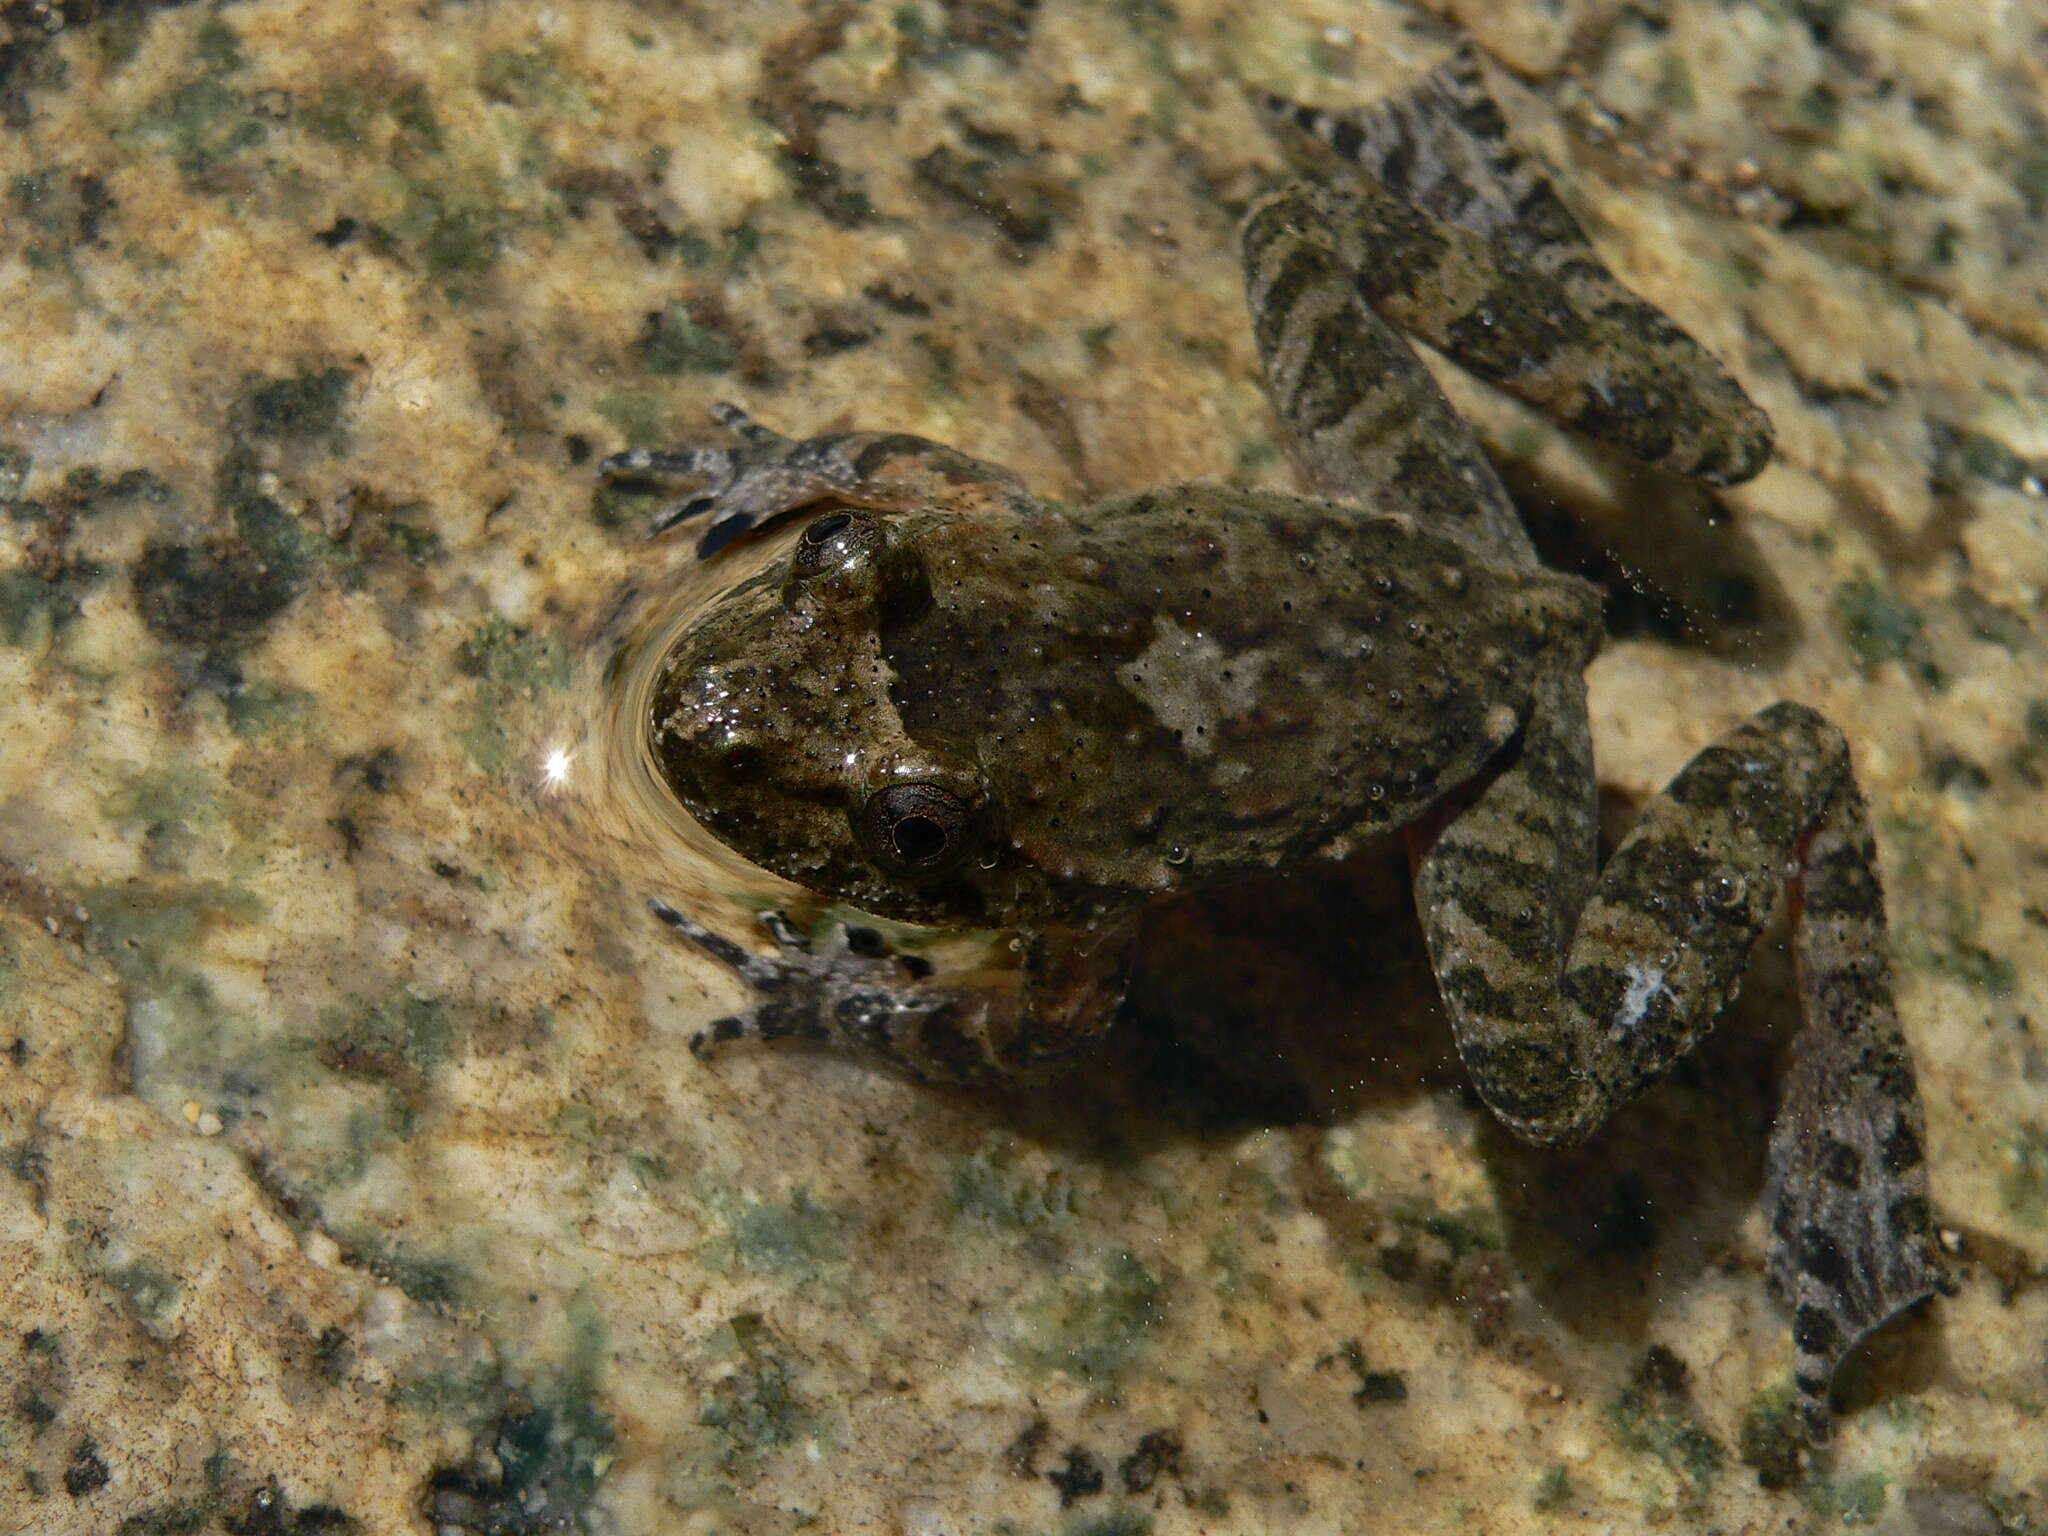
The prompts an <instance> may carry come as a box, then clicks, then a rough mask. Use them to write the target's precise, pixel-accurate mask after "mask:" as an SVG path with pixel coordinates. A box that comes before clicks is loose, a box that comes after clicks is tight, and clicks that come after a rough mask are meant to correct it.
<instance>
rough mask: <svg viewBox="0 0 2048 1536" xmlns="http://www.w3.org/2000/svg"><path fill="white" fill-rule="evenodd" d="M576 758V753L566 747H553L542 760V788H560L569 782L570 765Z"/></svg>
mask: <svg viewBox="0 0 2048 1536" xmlns="http://www.w3.org/2000/svg"><path fill="white" fill-rule="evenodd" d="M575 760H576V754H575V753H573V752H571V751H569V750H568V749H567V748H565V747H551V748H549V749H548V755H547V756H546V757H544V758H542V759H541V761H540V782H541V788H543V789H548V790H560V789H561V787H562V786H563V785H564V784H567V783H568V782H569V765H570V764H571V763H572V762H574V761H575Z"/></svg>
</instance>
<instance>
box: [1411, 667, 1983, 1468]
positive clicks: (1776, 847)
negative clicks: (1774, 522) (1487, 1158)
mask: <svg viewBox="0 0 2048 1536" xmlns="http://www.w3.org/2000/svg"><path fill="white" fill-rule="evenodd" d="M1529 729H1530V734H1531V736H1532V738H1533V740H1532V741H1525V744H1524V747H1523V756H1522V758H1521V759H1519V760H1517V761H1514V762H1511V763H1510V764H1509V765H1508V767H1507V768H1506V769H1505V770H1504V771H1503V772H1502V773H1501V774H1500V775H1499V777H1497V778H1496V779H1495V780H1493V781H1492V782H1491V783H1489V784H1488V785H1487V786H1486V787H1485V788H1483V789H1482V790H1481V791H1480V792H1479V794H1478V796H1477V798H1476V799H1475V800H1474V801H1473V802H1472V803H1471V804H1470V805H1469V806H1467V807H1466V808H1465V809H1464V810H1462V811H1461V812H1459V813H1458V814H1457V816H1456V818H1455V819H1454V820H1451V821H1449V822H1448V823H1447V824H1445V825H1443V826H1441V827H1439V828H1423V829H1419V830H1418V832H1417V834H1416V836H1415V842H1416V844H1417V851H1418V854H1419V858H1418V862H1417V870H1416V893H1417V898H1418V901H1419V904H1420V906H1421V909H1422V916H1423V922H1424V926H1425V928H1426V930H1427V933H1428V939H1429V946H1430V955H1431V961H1432V963H1433V965H1434V967H1435V969H1436V974H1437V980H1438V985H1439V987H1440V988H1441V990H1442V992H1443V995H1444V999H1445V1001H1446V1003H1447V1005H1448V1007H1449V1010H1450V1013H1451V1020H1452V1026H1453V1028H1454V1030H1455V1031H1456V1034H1457V1039H1458V1047H1459V1052H1460V1054H1461V1055H1462V1056H1463V1057H1464V1059H1465V1062H1466V1065H1467V1067H1468V1068H1469V1069H1470V1071H1471V1073H1472V1076H1473V1079H1474V1081H1475V1082H1476V1083H1477V1085H1478V1087H1479V1090H1480V1092H1481V1094H1482V1095H1483V1096H1484V1097H1485V1098H1486V1100H1487V1102H1488V1103H1489V1104H1490V1105H1492V1107H1493V1108H1494V1110H1495V1111H1496V1112H1497V1113H1498V1114H1499V1115H1500V1116H1501V1117H1502V1118H1503V1119H1504V1120H1506V1121H1507V1122H1508V1124H1509V1125H1511V1126H1512V1127H1513V1128H1514V1129H1515V1130H1516V1131H1518V1132H1520V1133H1521V1134H1522V1135H1524V1136H1526V1137H1529V1138H1530V1139H1532V1140H1536V1141H1543V1142H1561V1141H1575V1140H1578V1139H1581V1138H1583V1137H1585V1136H1587V1135H1590V1134H1591V1133H1592V1132H1593V1131H1594V1130H1595V1129H1596V1128H1597V1127H1598V1126H1599V1125H1600V1123H1601V1122H1602V1121H1604V1120H1605V1119H1606V1118H1607V1116H1608V1115H1609V1114H1610V1113H1611V1112H1612V1111H1613V1110H1614V1109H1615V1108H1616V1107H1617V1106H1618V1105H1619V1104H1621V1103H1622V1102H1623V1101H1625V1100H1626V1099H1628V1098H1629V1097H1630V1096H1632V1095H1633V1094H1635V1093H1636V1092H1637V1091H1639V1090H1640V1089H1641V1088H1643V1087H1644V1086H1645V1085H1646V1084H1647V1083H1649V1082H1650V1081H1651V1080H1652V1079H1654V1078H1655V1077H1657V1076H1658V1075H1659V1074H1660V1073H1662V1072H1663V1071H1664V1070H1665V1069H1666V1068H1667V1067H1668V1066H1669V1065H1670V1064H1671V1063H1672V1062H1673V1061H1674V1060H1676V1059H1677V1058H1678V1057H1679V1056H1680V1055H1682V1054H1683V1053H1684V1052H1685V1051H1686V1050H1688V1049H1689V1048H1690V1047H1691V1046H1692V1045H1693V1043H1694V1042H1695V1041H1696V1040H1698V1039H1699V1037H1700V1036H1701V1035H1702V1034H1704V1033H1705V1031H1706V1030H1707V1028H1708V1027H1709V1026H1710V1025H1711V1024H1712V1023H1713V1020H1714V1018H1715V1017H1716V1015H1718V1014H1719V1013H1720V1012H1721V1010H1722V1009H1723V1008H1724V1007H1725V1006H1726V1005H1727V1003H1728V1002H1729V1001H1730V1000H1731V999H1732V998H1733V997H1734V996H1735V993H1736V990H1737V988H1738V986H1739V985H1740V982H1741V977H1742V972H1743V969H1744V966H1745V965H1746V963H1747V959H1748V955H1749V950H1750V947H1751V944H1752V942H1753V940H1754V939H1755V937H1756V935H1757V933H1758V931H1759V930H1760V929H1761V927H1762V926H1763V924H1764V922H1765V920H1766V918H1767V917H1768V916H1769V914H1770V910H1771V906H1772V902H1773V900H1774V897H1775V894H1776V889H1777V886H1778V884H1779V882H1780V881H1781V880H1783V881H1787V882H1789V885H1790V888H1791V893H1792V915H1793V942H1794V945H1795V948H1796V952H1797V956H1798V961H1799V987H1800V1000H1801V1005H1802V1012H1803V1015H1804V1025H1803V1028H1802V1030H1801V1032H1800V1034H1799V1036H1798V1038H1797V1043H1796V1045H1795V1048H1794V1065H1793V1068H1792V1071H1791V1075H1790V1080H1789V1087H1788V1089H1787V1092H1786V1097H1785V1102H1784V1104H1783V1106H1782V1108H1781V1111H1780V1114H1779V1118H1778V1121H1777V1124H1776V1126H1775V1128H1774V1131H1773V1134H1772V1139H1771V1149H1770V1159H1769V1165H1768V1209H1769V1213H1770V1218H1771V1228H1772V1240H1771V1251H1770V1274H1771V1278H1772V1280H1773V1282H1774V1284H1775V1285H1776V1287H1777V1288H1778V1289H1779V1290H1781V1291H1782V1292H1783V1294H1784V1295H1785V1297H1786V1299H1787V1300H1788V1301H1789V1302H1790V1303H1791V1304H1792V1307H1793V1319H1794V1321H1793V1338H1794V1342H1795V1345H1796V1347H1797V1352H1798V1358H1797V1363H1796V1368H1795V1377H1794V1379H1795V1385H1796V1387H1797V1391H1798V1400H1797V1411H1798V1414H1799V1418H1800V1422H1801V1425H1802V1427H1803V1429H1804V1430H1805V1432H1806V1433H1807V1435H1808V1436H1809V1437H1810V1438H1812V1439H1813V1440H1816V1441H1818V1440H1821V1439H1824V1438H1826V1435H1827V1432H1828V1407H1827V1394H1828V1390H1829V1387H1830V1384H1831V1383H1832V1381H1833V1379H1834V1374H1835V1371H1836V1369H1837V1368H1838V1367H1839V1366H1840V1364H1841V1362H1842V1360H1843V1359H1844V1358H1845V1357H1846V1356H1847V1354H1848V1353H1849V1351H1850V1350H1851V1349H1852V1348H1853V1347H1854V1346H1855V1344H1856V1343H1857V1341H1858V1340H1860V1339H1861V1338H1862V1337H1863V1336H1864V1335H1865V1334H1867V1333H1869V1332H1870V1331H1871V1330H1873V1329H1875V1328H1877V1327H1878V1326H1879V1325H1881V1324H1882V1323H1883V1322H1884V1321H1885V1320H1886V1319H1887V1318H1889V1317H1891V1316H1892V1315H1894V1314H1895V1313H1897V1312H1899V1311H1900V1310H1901V1309H1903V1308H1905V1307H1908V1306H1911V1305H1912V1304H1913V1303H1915V1302H1917V1301H1919V1300H1921V1299H1923V1298H1924V1297H1926V1296H1928V1295H1930V1294H1931V1293H1933V1292H1934V1291H1935V1290H1937V1289H1939V1288H1940V1287H1941V1286H1942V1284H1943V1275H1942V1269H1941V1265H1940V1262H1939V1260H1938V1258H1937V1257H1936V1254H1935V1251H1934V1247H1933V1242H1932V1234H1931V1230H1930V1217H1929V1211H1928V1203H1927V1174H1926V1169H1925V1167H1924V1164H1923V1153H1922V1148H1923V1144H1924V1131H1923V1126H1922V1120H1921V1109H1920V1098H1919V1093H1918V1090H1917V1088H1916V1086H1915V1083H1914V1077H1913V1065H1912V1058H1911V1057H1910V1055H1909V1054H1908V1053H1907V1050H1906V1045H1905V1041H1904V1038H1903V1036H1902V1034H1901V1032H1900V1029H1899V1024H1898V1018H1897V1015H1896V1013H1895V1012H1894V1009H1893V1003H1892V988H1891V975H1890V964H1889V959H1888V956H1887V952H1886V939H1885V920H1884V897H1883V893H1882V891H1881V890H1880V888H1879V885H1878V875H1877V863H1876V851H1875V848H1874V846H1873V844H1872V841H1871V835H1870V828H1869V823H1868V819H1867V816H1866V813H1865V810H1864V806H1863V798H1862V795H1861V793H1860V792H1859V791H1858V789H1857V787H1856V781H1855V778H1854V777H1853V775H1852V773H1851V770H1850V764H1849V755H1848V747H1847V744H1846V743H1845V742H1844V741H1843V739H1842V736H1841V733H1840V732H1839V731H1837V730H1836V729H1835V728H1834V727H1833V726H1832V725H1830V724H1829V723H1828V722H1827V721H1826V720H1824V719H1823V718H1821V716H1819V715H1818V714H1816V713H1815V712H1814V711H1812V710H1811V709H1808V708H1805V707H1804V706H1802V705H1798V704H1776V705H1773V706H1771V707H1770V708H1769V709H1766V710H1764V711H1762V712H1761V713H1760V714H1758V715H1756V716H1755V717H1754V718H1752V719H1751V720H1749V721H1748V722H1747V723H1745V724H1744V725H1742V726H1740V727H1738V728H1737V729H1736V730H1734V731H1732V732H1730V733H1729V734H1728V735H1727V736H1725V737H1723V738H1722V739H1721V740H1720V741H1719V742H1717V743H1716V744H1715V745H1713V746H1710V747H1708V748H1707V749H1706V750H1705V751H1703V752H1701V753H1700V754H1699V755H1698V756H1697V757H1695V758H1694V759H1693V760H1692V761H1691V762H1690V763H1688V764H1687V765H1686V766H1685V768H1684V769H1683V770H1681V771H1680V773H1679V775H1678V776H1677V778H1675V779H1674V780H1672V782H1671V784H1670V785H1669V787H1667V788H1666V789H1665V791H1664V792H1663V793H1662V794H1661V795H1659V796H1658V797H1657V798H1656V799H1655V800H1653V801H1651V803H1650V804H1649V806H1648V807H1646V808H1645V810H1644V812H1643V815H1642V818H1641V820H1639V821H1638V822H1637V824H1636V826H1635V828H1634V830H1633V831H1632V832H1630V834H1629V836H1628V837H1627V839H1626V840H1625V841H1624V842H1623V843H1622V845H1621V847H1620V848H1619V849H1617V850H1616V852H1615V855H1614V858H1613V859H1612V860H1611V861H1610V862H1609V863H1608V865H1607V867H1606V869H1605V870H1603V871H1602V872H1601V873H1600V875H1599V877H1598V879H1597V881H1596V882H1595V883H1594V886H1593V890H1592V894H1591V896H1590V898H1589V899H1587V900H1586V901H1585V903H1584V906H1583V909H1582V910H1581V909H1580V908H1579V907H1578V906H1577V904H1576V901H1575V900H1574V898H1573V894H1572V892H1571V891H1570V889H1569V887H1568V884H1567V887H1566V888H1565V889H1560V887H1559V882H1558V877H1557V875H1556V872H1555V861H1554V860H1553V858H1552V857H1551V853H1552V849H1553V846H1554V844H1553V842H1552V840H1551V838H1550V836H1549V833H1548V830H1547V829H1546V827H1545V826H1543V825H1542V819H1543V817H1544V815H1545V812H1544V810H1543V807H1544V806H1545V805H1546V804H1547V803H1548V800H1549V799H1550V797H1549V796H1548V795H1547V793H1546V791H1545V784H1544V781H1545V779H1546V778H1547V776H1548V775H1549V774H1550V773H1551V772H1552V771H1553V770H1552V769H1551V768H1550V767H1548V766H1546V764H1545V755H1546V752H1545V740H1546V735H1547V734H1548V733H1549V732H1551V730H1552V727H1551V725H1550V723H1549V722H1546V721H1545V720H1543V719H1542V718H1540V717H1539V718H1537V719H1534V720H1532V721H1531V722H1530V727H1529ZM1564 734H1566V735H1569V734H1571V733H1570V732H1569V731H1567V732H1565V733H1564ZM1567 755H1569V754H1567ZM1532 817H1533V818H1535V819H1534V820H1532ZM1568 880H1569V877H1567V881H1568ZM1574 918H1575V919H1576V921H1575V923H1574Z"/></svg>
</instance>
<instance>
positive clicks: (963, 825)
mask: <svg viewBox="0 0 2048 1536" xmlns="http://www.w3.org/2000/svg"><path fill="white" fill-rule="evenodd" d="M916 523H917V519H915V518H914V517H891V516H878V515H875V514H872V513H868V512H862V511H853V510H847V509H834V510H830V511H827V512H825V513H823V514H822V515H820V516H818V517H816V518H814V519H813V520H812V521H811V523H810V524H809V525H808V526H807V527H806V528H805V529H804V530H803V532H802V533H801V534H799V535H798V537H797V540H796V542H795V544H794V545H793V546H792V548H791V550H790V552H789V554H788V555H787V556H786V557H785V558H783V559H782V560H779V561H777V562H776V563H775V564H773V565H771V566H769V567H768V568H767V569H766V570H764V571H763V572H762V573H761V574H760V575H758V576H756V577H754V578H753V579H752V580H750V581H747V582H744V583H742V584H741V585H740V586H738V587H736V588H734V589H733V591H731V592H730V593H728V594H727V595H726V596H724V597H723V598H721V599H720V600H719V601H718V602H716V603H715V604H713V605H712V606H711V607H709V608H708V609H707V610H706V611H705V612H704V613H703V614H702V615H701V616H700V617H699V618H698V619H697V620H696V621H695V622H694V623H693V624H692V625H691V626H690V627H689V628H688V629H687V630H686V631H684V633H683V634H682V636H681V637H680V638H679V639H678V640H677V642H676V644H675V645H674V647H673V648H672V649H671V650H670V651H669V654H668V655H667V656H666V657H665V658H664V659H663V661H662V664H661V669H660V672H659V674H658V677H657V680H656V683H655V690H654V697H653V700H652V704H651V707H650V709H649V713H648V718H647V729H648V744H649V746H650V747H651V749H652V751H653V754H654V759H655V762H656V764H657V766H658V768H659V770H660V772H661V775H662V777H663V778H664V779H665V780H666V781H667V783H668V785H669V787H670V788H671V789H672V790H673V791H674V792H675V794H676V796H677V798H678V799H680V800H681V801H682V803H683V805H684V807H685V808H686V809H687V810H688V811H689V812H690V814H691V815H692V816H694V817H696V819H697V820H698V821H699V822H701V823H702V824H703V825H704V826H705V827H706V828H707V829H708V830H709V831H711V832H712V833H713V834H714V835H715V836H717V837H718V838H719V839H720V840H721V841H723V842H725V843H727V844H729V845H730V846H731V847H733V848H735V849H737V850H738V851H739V852H740V853H741V854H743V855H745V856H746V857H747V858H748V859H749V860H751V861H752V862H754V863H756V864H759V865H761V866H762V867H763V868H765V869H768V870H772V871H773V872H774V873H776V874H779V875H782V876H784V877H785V878H787V879H790V880H794V881H796V882H797V883H798V884H800V885H803V886H806V887H808V888H809V889H811V890H815V891H820V892H823V893H825V894H827V895H830V896H833V897H835V898H837V899H839V900H842V901H846V902H849V903H851V904H852V905H854V906H858V907H861V908H863V909H866V910H868V911H872V912H878V913H881V914H883V915H884V916H889V917H895V918H900V919H902V920H904V921H907V922H930V923H948V924H952V923H962V922H965V923H977V922H981V921H987V920H991V919H992V918H994V917H995V915H996V914H995V913H994V912H993V911H992V909H991V906H990V892H989V889H988V884H987V881H986V879H985V878H984V877H985V876H986V874H987V871H986V870H984V869H983V868H982V867H981V866H982V863H983V861H984V860H985V859H989V858H990V857H991V856H992V855H993V853H994V852H995V850H996V849H997V847H998V843H999V840H998V836H997V833H998V825H997V823H998V822H999V820H1000V818H999V816H998V815H997V812H996V807H995V804H994V802H993V799H992V797H991V795H990V793H989V789H988V785H987V782H986V780H985V779H984V777H983V775H982V774H981V772H980V771H979V769H978V767H977V765H976V763H975V761H974V758H973V755H972V753H971V751H969V750H967V749H965V748H964V747H955V746H952V745H950V744H947V743H943V742H934V741H932V740H930V739H928V737H927V736H920V737H919V738H918V739H915V740H913V739H912V738H911V737H910V736H909V735H908V734H907V733H906V732H905V730H904V727H903V722H902V718H901V716H900V715H899V713H898V711H897V707H896V705H895V703H894V702H893V701H892V699H891V698H890V693H889V684H890V681H891V672H890V669H889V667H888V665H887V663H886V662H885V661H884V660H883V657H882V653H881V647H880V640H879V636H880V631H881V626H882V625H883V624H884V623H885V622H886V621H887V620H888V619H889V618H891V617H896V616H900V615H902V614H903V613H905V612H914V611H915V610H916V608H917V607H918V606H919V605H921V604H928V603H929V602H930V601H931V594H930V586H929V582H928V580H927V578H926V573H925V568H924V563H923V561H922V560H921V559H920V558H919V556H918V554H917V551H916V531H917V530H916Z"/></svg>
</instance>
